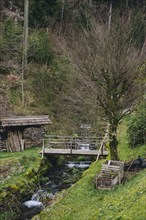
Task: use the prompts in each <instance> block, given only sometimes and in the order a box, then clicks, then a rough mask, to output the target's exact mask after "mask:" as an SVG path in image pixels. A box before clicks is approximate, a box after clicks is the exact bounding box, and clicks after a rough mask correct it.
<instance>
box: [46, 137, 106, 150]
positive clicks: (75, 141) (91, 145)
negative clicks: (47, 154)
mask: <svg viewBox="0 0 146 220" xmlns="http://www.w3.org/2000/svg"><path fill="white" fill-rule="evenodd" d="M101 139H102V138H100V137H82V136H78V137H74V136H61V135H60V136H59V135H47V136H46V138H45V139H43V145H44V147H45V148H72V149H81V150H83V149H90V150H94V149H97V148H99V146H100V142H101Z"/></svg>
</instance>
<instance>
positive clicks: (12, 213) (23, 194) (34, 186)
mask: <svg viewBox="0 0 146 220" xmlns="http://www.w3.org/2000/svg"><path fill="white" fill-rule="evenodd" d="M29 151H30V150H29ZM24 153H25V152H24ZM5 154H6V153H5ZM11 155H12V154H11ZM15 155H18V154H15ZM36 157H37V158H36ZM36 157H35V156H32V155H31V156H30V155H29V156H28V157H26V156H21V158H19V160H18V161H17V162H16V159H15V160H13V162H12V161H11V163H10V157H8V161H9V164H8V166H9V171H10V173H12V169H11V168H12V167H13V170H14V167H16V168H15V170H16V171H17V172H16V173H14V174H15V176H16V177H15V178H12V177H11V174H10V173H8V172H7V175H5V176H6V177H5V179H6V180H5V181H4V182H3V185H4V186H3V187H2V185H1V189H0V191H1V196H0V211H1V214H0V219H3V220H9V219H11V220H18V219H19V220H20V219H22V218H21V217H22V213H23V212H22V211H23V210H22V209H21V207H22V204H23V203H24V202H25V201H28V200H31V199H32V196H34V195H35V194H37V192H40V191H41V190H42V191H43V196H42V197H41V198H39V199H38V198H35V199H36V200H40V201H41V202H42V203H43V205H44V206H47V205H49V204H51V202H52V199H53V197H54V195H55V194H56V192H58V191H60V190H62V189H66V188H68V187H70V186H71V185H72V184H73V183H75V182H76V181H77V180H78V179H79V178H80V177H81V175H82V172H83V170H81V169H77V168H75V167H72V168H69V167H67V164H65V159H64V158H63V157H60V156H58V157H51V158H44V159H43V160H41V158H40V157H39V158H38V154H37V156H36ZM14 161H15V162H14ZM30 162H31V165H30V164H29V163H30ZM36 163H37V165H36ZM22 164H23V166H22ZM70 165H71V163H70ZM78 165H79V162H78ZM25 166H27V169H25ZM5 167H6V166H5ZM18 167H19V169H18ZM18 171H20V172H18ZM22 173H23V175H22ZM54 174H55V175H54ZM56 175H57V177H56ZM4 183H5V184H4ZM58 183H59V184H58ZM44 195H45V196H44ZM48 195H49V196H48Z"/></svg>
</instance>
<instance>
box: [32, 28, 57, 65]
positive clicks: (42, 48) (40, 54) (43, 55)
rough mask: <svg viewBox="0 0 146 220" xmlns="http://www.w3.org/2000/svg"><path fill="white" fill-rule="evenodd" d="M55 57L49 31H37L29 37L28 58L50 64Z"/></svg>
mask: <svg viewBox="0 0 146 220" xmlns="http://www.w3.org/2000/svg"><path fill="white" fill-rule="evenodd" d="M52 59H53V50H52V48H51V45H50V43H49V39H48V36H47V33H45V32H43V31H35V32H33V33H31V35H30V37H29V49H28V60H29V62H30V61H33V62H36V63H39V64H46V63H47V64H49V63H50V62H51V61H52Z"/></svg>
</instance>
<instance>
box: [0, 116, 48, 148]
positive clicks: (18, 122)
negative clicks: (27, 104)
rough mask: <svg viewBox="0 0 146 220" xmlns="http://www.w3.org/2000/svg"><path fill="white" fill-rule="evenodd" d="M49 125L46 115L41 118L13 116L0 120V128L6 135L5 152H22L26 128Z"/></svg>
mask: <svg viewBox="0 0 146 220" xmlns="http://www.w3.org/2000/svg"><path fill="white" fill-rule="evenodd" d="M48 124H51V121H50V119H49V116H48V115H42V116H13V117H9V118H3V119H1V120H0V128H1V129H3V130H4V131H5V132H6V134H7V138H6V148H7V151H10V152H16V151H22V150H24V139H23V131H24V129H25V128H28V127H39V126H43V125H48Z"/></svg>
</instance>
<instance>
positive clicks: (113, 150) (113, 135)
mask: <svg viewBox="0 0 146 220" xmlns="http://www.w3.org/2000/svg"><path fill="white" fill-rule="evenodd" d="M109 138H110V143H109V148H110V157H111V160H119V157H118V149H117V148H118V141H117V126H116V125H110V129H109Z"/></svg>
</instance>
